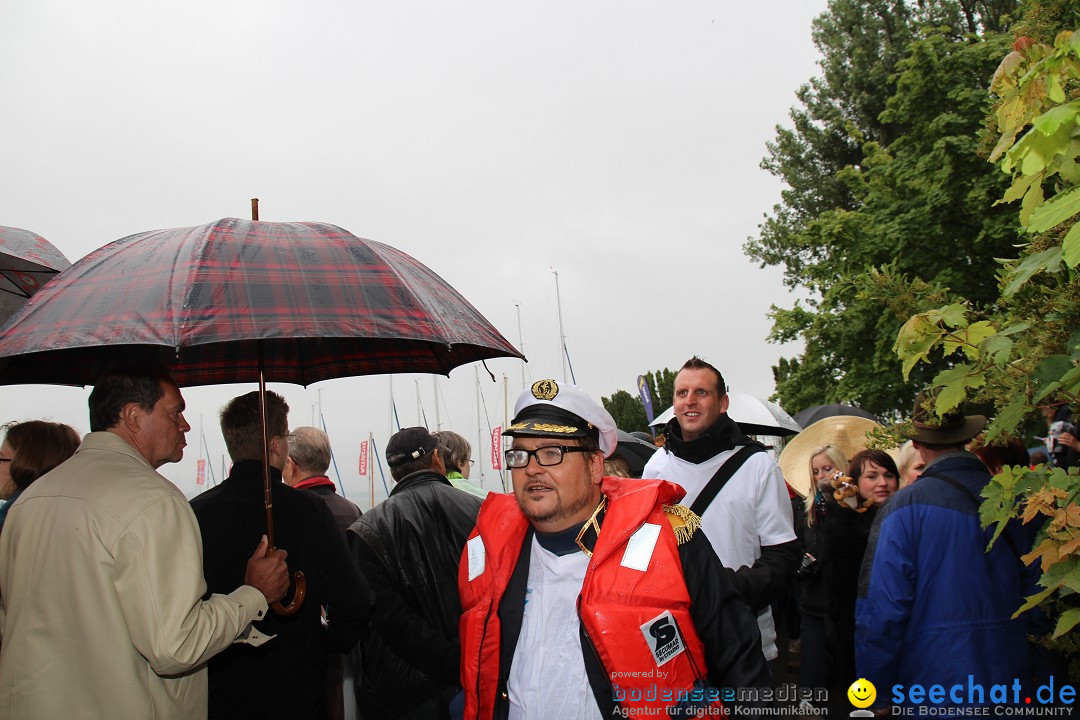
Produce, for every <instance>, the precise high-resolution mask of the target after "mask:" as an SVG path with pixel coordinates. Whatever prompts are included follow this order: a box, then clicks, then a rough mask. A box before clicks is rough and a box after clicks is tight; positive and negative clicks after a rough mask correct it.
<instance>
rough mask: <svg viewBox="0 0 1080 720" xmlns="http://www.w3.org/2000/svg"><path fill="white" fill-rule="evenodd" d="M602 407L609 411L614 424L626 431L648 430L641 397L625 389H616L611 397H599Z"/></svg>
mask: <svg viewBox="0 0 1080 720" xmlns="http://www.w3.org/2000/svg"><path fill="white" fill-rule="evenodd" d="M600 401H601V402H602V403H603V404H604V409H605V410H607V411H608V412H609V413H611V417H612V418H613V419H614V420H615V426H616V427H617V428H619V429H620V430H625V431H626V432H633V431H635V430H641V431H643V432H649V423H648V420H647V419H646V417H645V406H644V405H642V404H641V398H639V397H638V396H636V395H631V394H630V393H628V392H626V391H625V390H616V391H615V392H614V393H612V395H611V397H605V398H600Z"/></svg>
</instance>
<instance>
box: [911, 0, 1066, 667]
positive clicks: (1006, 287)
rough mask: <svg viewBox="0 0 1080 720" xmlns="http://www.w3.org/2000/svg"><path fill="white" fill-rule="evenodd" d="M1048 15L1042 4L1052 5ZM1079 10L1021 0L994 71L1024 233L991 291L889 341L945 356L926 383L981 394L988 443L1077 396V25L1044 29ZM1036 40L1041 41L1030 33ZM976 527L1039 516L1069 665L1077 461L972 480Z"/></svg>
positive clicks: (938, 397) (943, 408) (929, 315)
mask: <svg viewBox="0 0 1080 720" xmlns="http://www.w3.org/2000/svg"><path fill="white" fill-rule="evenodd" d="M1055 12H1057V13H1059V14H1058V15H1056V16H1055V15H1054V13H1055ZM1055 17H1057V18H1058V19H1065V20H1067V21H1071V22H1077V21H1080V17H1077V16H1076V12H1075V10H1074V9H1072V8H1071V7H1069V4H1068V3H1046V4H1040V5H1033V6H1032V8H1031V9H1030V10H1029V12H1028V13H1027V14H1026V15H1025V18H1024V21H1023V22H1022V24H1021V25H1022V26H1023V27H1025V28H1026V29H1030V30H1032V31H1036V32H1040V33H1041V35H1040V37H1037V38H1033V37H1031V36H1022V37H1020V38H1019V39H1018V40H1017V41H1016V43H1015V45H1014V49H1013V51H1012V52H1011V53H1009V54H1008V55H1006V56H1005V58H1004V59H1003V60H1002V61H1001V63H1000V65H999V67H998V69H997V71H996V72H995V73H994V77H993V81H992V84H991V89H992V90H993V92H994V93H995V94H996V96H997V98H998V102H997V105H996V107H995V113H994V116H993V123H992V125H993V126H994V128H995V130H996V131H997V137H996V138H995V140H996V141H997V143H996V146H995V147H994V150H993V152H992V154H991V160H993V161H995V162H997V163H998V165H999V166H1000V168H1001V170H1003V171H1004V174H1005V175H1006V176H1007V177H1008V178H1009V179H1011V181H1012V184H1011V185H1010V186H1009V187H1008V190H1007V191H1006V192H1005V193H1004V195H1003V197H1002V201H1003V202H1004V203H1015V202H1016V201H1020V207H1019V220H1020V224H1021V226H1022V227H1023V228H1024V230H1025V232H1026V235H1025V239H1026V240H1027V241H1028V242H1027V244H1026V245H1025V246H1024V247H1023V248H1022V250H1021V252H1020V254H1019V257H1017V258H1015V259H1012V260H1002V261H1001V262H1000V267H999V273H998V282H997V283H996V287H995V289H996V291H997V297H996V298H995V302H994V303H993V304H992V305H990V306H988V307H987V308H986V309H984V310H983V311H979V310H978V309H976V308H975V307H974V306H973V305H972V304H971V303H970V302H968V301H967V300H966V299H965V298H962V297H954V298H951V302H949V303H948V304H946V305H942V306H940V307H936V308H934V309H932V310H928V311H926V312H922V313H918V314H915V315H913V316H912V317H910V318H909V319H908V321H907V322H906V323H905V324H904V326H903V328H902V329H901V331H900V333H899V334H898V336H897V340H896V344H895V348H896V353H897V355H898V357H899V358H900V359H901V361H902V363H903V369H904V371H905V372H908V371H910V370H911V369H912V368H915V367H917V366H918V365H920V364H923V363H926V362H927V361H929V360H931V359H933V360H937V361H939V362H942V363H944V364H945V367H944V369H942V370H940V371H939V372H937V373H936V374H935V375H934V377H933V380H932V382H931V384H930V385H931V391H932V394H933V397H934V401H933V409H934V410H936V411H937V412H938V413H939V414H943V413H945V412H947V411H949V410H950V409H952V408H955V407H957V406H958V405H959V404H960V403H962V402H965V401H968V400H972V399H975V400H983V401H987V402H990V403H992V404H993V407H994V410H995V412H994V414H993V418H992V421H991V423H990V425H989V427H988V429H987V433H986V438H985V441H986V442H994V441H995V440H998V439H1000V438H1002V437H1005V436H1009V435H1012V434H1015V433H1016V431H1017V429H1018V428H1019V427H1020V426H1021V423H1023V422H1024V421H1025V419H1028V418H1030V417H1032V416H1033V415H1036V414H1037V413H1039V412H1040V411H1042V410H1044V409H1047V408H1056V407H1058V406H1060V405H1063V404H1068V405H1071V406H1073V407H1074V408H1077V407H1080V331H1078V330H1077V329H1076V328H1078V327H1080V275H1078V274H1077V269H1078V267H1080V223H1078V222H1077V220H1078V219H1080V144H1078V143H1077V140H1076V138H1077V137H1080V99H1078V98H1080V31H1078V32H1076V33H1075V34H1074V33H1073V32H1071V31H1064V32H1061V33H1059V34H1058V35H1057V36H1056V38H1054V40H1053V45H1050V44H1049V42H1047V38H1045V36H1044V35H1045V34H1049V33H1048V31H1049V30H1050V29H1052V28H1054V25H1055V23H1054V20H1053V19H1054V18H1055ZM1040 40H1042V42H1040ZM983 497H984V498H985V502H984V503H983V506H982V508H981V517H982V520H983V523H984V525H986V526H990V525H994V526H996V533H995V535H994V539H995V540H996V539H997V537H998V536H999V535H1000V533H1001V532H1002V530H1003V528H1004V526H1005V523H1006V522H1007V521H1008V520H1010V519H1011V518H1013V517H1019V518H1021V519H1022V520H1023V521H1024V522H1025V523H1027V522H1031V521H1033V520H1039V521H1040V522H1043V521H1045V522H1044V525H1043V528H1042V530H1041V531H1040V532H1039V535H1038V538H1037V540H1036V546H1035V549H1034V550H1033V551H1032V552H1031V553H1029V554H1028V555H1025V556H1024V557H1023V560H1024V561H1025V562H1026V563H1028V564H1032V563H1035V562H1039V563H1040V567H1041V570H1042V576H1041V579H1040V584H1041V585H1042V587H1043V590H1042V592H1040V593H1038V594H1037V595H1035V596H1033V597H1031V598H1028V602H1027V603H1026V604H1025V605H1024V607H1023V608H1022V609H1028V608H1031V607H1033V606H1035V605H1036V604H1041V605H1042V606H1043V607H1044V609H1046V610H1047V611H1048V613H1049V614H1050V616H1051V617H1052V618H1053V619H1054V620H1055V629H1054V633H1053V636H1054V638H1055V639H1056V642H1057V643H1058V647H1059V649H1063V650H1064V651H1065V652H1066V653H1067V654H1069V655H1070V656H1071V663H1072V664H1071V667H1070V674H1071V675H1072V676H1074V677H1075V676H1076V675H1077V674H1078V673H1080V637H1078V635H1080V631H1077V630H1076V628H1077V626H1078V625H1080V601H1078V597H1080V595H1077V593H1080V472H1078V469H1077V468H1069V469H1068V470H1065V469H1062V468H1049V467H1046V466H1043V465H1040V466H1037V467H1036V468H1034V469H1029V468H1027V467H1008V468H1005V469H1004V470H1003V471H1002V472H1001V473H1000V474H998V475H997V476H995V477H994V478H993V480H992V481H991V483H990V484H989V485H988V486H987V487H986V488H985V489H984V490H983Z"/></svg>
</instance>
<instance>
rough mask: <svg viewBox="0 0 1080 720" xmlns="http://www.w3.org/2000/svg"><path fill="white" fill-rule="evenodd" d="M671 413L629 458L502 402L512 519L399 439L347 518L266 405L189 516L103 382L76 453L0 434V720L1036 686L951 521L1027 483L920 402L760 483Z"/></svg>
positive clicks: (168, 449)
mask: <svg viewBox="0 0 1080 720" xmlns="http://www.w3.org/2000/svg"><path fill="white" fill-rule="evenodd" d="M673 397H674V416H673V417H672V419H671V420H670V421H669V422H668V423H667V425H666V426H664V427H663V428H662V436H663V443H662V445H661V446H660V447H658V448H656V449H655V450H653V446H652V444H651V443H650V441H649V439H641V438H639V437H634V436H631V435H630V434H628V433H622V432H621V431H619V430H618V429H617V428H616V427H615V422H614V421H613V419H612V417H611V415H610V414H609V413H608V412H607V411H606V410H605V409H604V408H603V406H602V405H601V404H600V403H598V402H597V401H596V400H595V399H594V398H592V397H590V396H589V395H588V394H586V393H585V392H584V391H583V390H582V389H581V388H579V387H576V386H574V385H571V384H568V383H563V382H560V381H555V380H541V381H538V382H536V383H533V384H532V386H531V387H530V388H528V389H527V390H525V391H524V392H523V393H522V394H521V396H520V397H519V398H518V399H517V402H516V404H515V407H514V419H513V421H512V422H511V423H510V424H509V425H508V426H507V428H506V430H505V432H504V435H505V436H506V437H507V438H508V442H509V448H508V449H507V450H505V453H504V459H505V463H506V467H507V468H508V469H509V470H510V475H511V479H512V485H513V488H512V491H511V492H508V493H487V494H486V497H485V493H483V492H482V491H481V490H480V489H479V487H478V486H477V485H475V484H473V483H472V482H471V481H470V479H469V476H470V466H471V464H472V460H471V448H470V446H469V444H468V442H467V441H466V440H465V439H464V438H463V437H461V436H460V435H457V434H456V433H453V432H450V431H439V432H430V431H429V430H428V429H427V428H423V427H411V428H404V429H402V430H400V431H399V432H397V433H396V434H394V435H393V437H391V438H390V440H389V443H388V444H387V447H386V461H387V465H388V466H389V468H390V470H391V474H392V476H393V479H394V481H395V484H394V488H393V490H392V492H391V493H390V495H389V497H388V498H387V499H386V500H385V501H383V502H382V503H380V504H378V505H376V506H375V507H374V508H371V509H370V510H369V511H368V512H366V513H361V512H360V510H359V508H357V507H356V506H355V505H353V504H352V503H350V502H349V501H348V500H346V499H345V498H343V497H342V496H340V495H339V494H338V493H337V492H336V488H335V485H334V483H333V482H332V481H331V480H330V479H329V477H327V475H326V472H327V468H328V467H329V465H330V458H331V454H330V445H329V440H328V438H327V437H326V435H325V433H324V432H322V431H321V430H318V429H316V428H308V427H297V428H293V429H291V430H290V426H289V422H288V412H289V408H288V405H287V404H286V403H285V400H284V399H283V398H282V397H281V396H279V395H277V394H276V393H273V392H266V393H265V394H263V395H260V393H258V392H253V393H248V394H246V395H242V396H240V397H237V398H235V399H233V400H231V401H230V402H229V403H228V404H227V405H226V406H225V407H224V408H223V409H222V411H221V416H220V420H221V430H222V434H223V436H224V438H225V442H226V446H227V448H228V451H229V454H230V456H231V458H232V462H233V466H232V469H231V471H230V473H229V476H228V478H227V479H225V481H224V482H222V483H221V484H220V485H219V486H217V487H215V488H213V489H212V490H209V491H207V492H205V493H203V494H201V495H199V496H198V497H196V498H195V499H194V500H192V501H191V502H189V501H188V500H187V499H186V498H185V497H184V496H183V495H182V494H181V493H180V491H179V490H178V489H177V488H176V487H174V486H173V485H172V484H171V483H169V482H168V481H167V480H166V479H165V478H164V477H163V476H161V475H160V474H159V473H158V472H157V468H159V467H161V466H162V465H163V464H165V463H168V462H176V461H178V460H180V458H181V457H182V455H183V451H184V446H185V441H184V435H185V433H186V432H187V431H188V430H190V426H189V425H188V424H187V421H186V420H185V418H184V400H183V397H182V394H181V392H180V388H179V387H178V386H177V385H176V383H175V381H174V380H173V379H172V377H170V376H169V374H168V373H167V372H166V371H165V370H163V369H161V368H157V367H143V368H127V369H123V370H116V371H114V372H110V373H108V374H106V375H105V376H103V377H102V378H100V379H99V381H98V383H97V384H96V385H95V388H94V391H93V392H92V393H91V395H90V399H89V411H90V430H91V432H90V433H89V434H88V435H86V436H85V437H84V438H82V439H81V441H80V439H79V437H78V435H77V433H76V432H75V431H74V429H72V428H70V427H68V426H66V425H59V424H56V423H49V422H44V421H27V422H21V423H11V424H9V425H7V426H4V428H3V432H4V440H3V443H2V444H0V497H4V498H6V499H7V500H8V502H7V503H6V504H5V505H4V506H3V507H2V508H0V717H3V718H45V717H49V718H52V717H65V718H80V717H87V718H101V717H110V718H114V717H115V718H150V717H153V718H200V717H214V718H277V717H281V718H286V717H287V718H290V719H292V718H343V717H345V716H346V705H347V703H345V702H344V699H345V697H346V696H347V695H348V696H350V697H352V698H355V715H356V717H358V718H361V719H362V720H372V719H381V718H416V719H426V718H432V719H435V718H451V717H454V718H461V717H463V718H470V719H474V718H483V719H485V720H486V719H488V718H514V719H517V718H598V717H630V716H638V715H641V716H647V715H656V714H667V715H668V716H675V717H698V716H707V715H713V714H717V713H721V712H728V713H730V712H732V711H733V710H738V709H739V708H752V709H753V710H754V711H755V712H758V713H764V712H767V711H768V710H769V709H775V708H776V707H777V706H776V702H777V701H778V700H787V701H790V704H791V705H792V707H793V708H794V709H795V711H796V713H801V714H805V715H807V716H813V715H820V714H822V713H824V712H836V713H848V712H849V711H850V710H851V709H852V705H851V703H850V702H849V700H848V695H847V690H848V688H849V686H851V685H852V683H853V682H855V681H856V680H857V679H859V678H865V679H867V680H869V681H870V682H872V683H873V684H874V685H875V686H876V687H877V688H878V695H877V700H876V702H874V703H873V707H872V709H871V711H872V712H874V713H876V714H879V715H883V714H887V713H888V711H889V709H890V708H891V707H893V706H898V705H899V706H905V705H917V704H919V703H921V702H923V698H922V697H921V696H920V695H919V693H917V692H915V690H914V689H915V688H927V687H930V686H932V685H941V686H943V687H945V688H950V687H954V686H962V687H963V688H965V691H964V693H961V695H962V696H957V695H956V694H953V695H949V696H948V697H945V698H944V699H943V700H942V701H941V702H937V701H935V703H936V704H939V705H942V706H943V707H949V706H954V705H968V704H989V703H991V702H996V701H993V700H992V699H991V698H990V697H989V696H988V695H987V693H989V688H991V687H992V686H994V685H999V684H1007V685H1010V686H1011V685H1012V684H1013V683H1014V681H1015V682H1016V683H1018V684H1019V685H1020V686H1023V687H1028V686H1029V684H1030V683H1033V682H1036V681H1037V680H1038V679H1039V678H1041V677H1043V676H1045V675H1046V674H1048V673H1053V672H1054V670H1055V668H1054V662H1053V658H1051V657H1049V656H1047V655H1046V654H1045V653H1043V652H1041V651H1040V650H1039V649H1038V648H1037V647H1036V646H1035V645H1034V644H1033V643H1032V642H1031V637H1033V636H1035V635H1039V634H1042V633H1044V632H1045V631H1046V630H1047V628H1045V627H1044V626H1045V619H1044V618H1043V617H1042V616H1041V615H1039V614H1038V613H1037V612H1031V613H1026V614H1023V615H1020V616H1019V617H1015V618H1014V617H1013V614H1014V612H1015V611H1016V610H1017V608H1018V607H1019V606H1020V605H1021V604H1022V603H1023V598H1024V597H1025V596H1026V595H1031V594H1033V592H1034V587H1035V580H1036V573H1035V569H1034V568H1032V567H1031V566H1028V565H1026V564H1025V563H1024V562H1023V561H1022V560H1021V557H1022V555H1023V554H1025V553H1027V552H1029V551H1030V549H1031V546H1032V542H1033V540H1034V533H1035V530H1036V527H1035V524H1029V525H1020V524H1019V523H1018V522H1017V523H1010V524H1009V526H1008V527H1007V528H1006V530H1005V532H1004V533H1003V536H1002V540H1001V541H1000V542H997V543H995V544H993V545H992V547H990V549H989V550H987V544H988V542H987V541H988V539H989V532H990V531H987V530H984V529H983V528H982V527H981V524H980V521H979V504H980V491H981V490H982V488H983V487H984V486H986V484H987V483H988V482H989V480H990V477H991V474H992V473H994V472H997V471H998V470H1000V468H1001V467H1002V466H1004V465H1013V464H1027V463H1028V462H1029V458H1028V457H1027V451H1026V450H1025V449H1024V448H1023V447H1022V446H1021V447H1019V448H1017V447H1016V446H1015V444H1014V445H1009V446H1005V447H1001V448H999V447H996V446H987V447H980V448H978V449H977V450H976V451H975V452H969V451H968V450H967V447H968V445H969V443H971V441H972V440H973V439H974V438H976V437H977V436H978V435H979V433H980V432H981V431H982V430H983V426H984V425H985V423H986V419H985V418H984V417H982V416H978V415H964V414H963V413H962V412H961V411H959V410H956V411H954V412H951V413H949V414H947V415H945V416H944V417H942V418H939V417H937V416H935V415H934V414H932V413H929V412H928V411H927V407H926V405H927V403H926V402H925V401H924V398H923V397H922V396H921V395H920V397H919V399H917V400H916V405H915V409H914V413H913V418H912V427H913V428H914V430H913V431H912V432H911V433H910V436H911V440H910V443H909V444H907V445H906V446H905V447H903V448H901V449H899V451H898V452H897V453H896V456H895V457H894V455H893V454H890V453H889V452H885V451H882V450H877V449H866V447H865V432H864V430H865V428H864V427H863V426H859V425H850V424H846V425H845V424H844V423H843V422H839V421H838V422H830V420H828V419H827V420H824V421H820V422H819V423H816V424H815V425H814V426H812V428H813V429H808V430H807V431H806V432H805V433H804V434H803V435H801V436H799V437H797V438H796V439H795V440H794V441H792V443H791V444H790V445H789V447H788V448H787V449H786V450H785V456H786V457H789V458H790V457H792V455H797V456H798V462H797V463H796V464H795V465H794V466H789V465H785V466H784V467H785V471H784V472H782V471H781V466H780V465H778V464H777V462H776V461H775V460H774V459H773V458H772V457H771V456H770V454H769V452H768V448H766V447H765V446H764V445H763V444H762V443H761V442H759V441H757V440H755V439H753V438H751V437H749V436H747V435H746V434H744V433H743V431H742V430H741V429H740V427H739V425H738V423H737V422H735V421H734V420H733V419H732V418H731V417H730V416H729V415H728V413H727V410H728V396H727V386H726V383H725V381H724V378H723V376H722V374H721V373H720V371H719V370H717V369H716V368H715V367H714V366H713V365H711V364H709V363H707V362H705V361H704V360H701V359H700V358H697V357H694V358H691V359H690V360H688V361H687V362H686V363H685V364H684V365H683V366H682V367H681V369H680V370H679V372H678V373H677V375H676V377H675V381H674V387H673ZM1048 420H1049V418H1048ZM1057 421H1058V422H1063V421H1061V420H1057ZM822 423H824V424H822ZM852 428H855V430H852ZM1058 430H1059V431H1058V432H1057V434H1056V435H1055V437H1056V438H1057V442H1058V445H1059V447H1062V448H1065V449H1066V450H1070V449H1072V448H1073V445H1074V444H1075V445H1080V442H1077V440H1076V438H1075V436H1074V435H1073V434H1072V433H1073V432H1075V430H1074V429H1073V428H1072V426H1071V425H1069V426H1068V427H1065V426H1064V425H1062V426H1060V427H1059V428H1058ZM1020 450H1023V454H1022V455H1021V454H1020V452H1019V451H1020ZM1062 457H1063V458H1064V459H1065V461H1067V459H1068V458H1067V456H1066V455H1064V454H1062ZM792 467H793V468H794V469H790V468H792ZM785 473H786V475H785ZM266 482H268V483H269V490H265V489H264V483H266ZM271 513H272V519H273V522H272V524H271V518H270V515H271ZM781 649H787V650H789V651H795V650H797V654H794V655H790V656H789V657H788V662H789V663H790V662H791V660H792V658H796V659H797V660H798V665H799V672H800V683H799V685H800V687H799V688H798V692H797V693H795V695H794V696H790V695H782V694H781V693H780V692H779V688H778V683H779V680H778V678H779V675H780V673H781V672H782V670H783V668H782V667H781V662H782V661H783V658H782V657H781ZM1062 680H1064V678H1060V677H1059V685H1060V684H1061V681H1062ZM975 685H978V686H979V687H983V688H987V690H986V691H985V692H982V693H980V695H979V697H977V698H975V697H971V696H970V695H969V694H965V693H967V690H966V689H967V688H969V686H975ZM909 690H911V692H908V691H909ZM1016 702H1022V701H1021V700H1019V698H1018V699H1017V700H1016ZM786 714H788V715H790V714H792V713H786Z"/></svg>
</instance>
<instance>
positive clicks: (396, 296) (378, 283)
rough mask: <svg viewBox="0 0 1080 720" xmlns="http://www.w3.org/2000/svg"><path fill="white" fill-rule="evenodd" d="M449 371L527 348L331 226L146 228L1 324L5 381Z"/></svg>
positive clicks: (449, 292)
mask: <svg viewBox="0 0 1080 720" xmlns="http://www.w3.org/2000/svg"><path fill="white" fill-rule="evenodd" d="M260 346H261V350H262V356H263V357H262V367H263V369H264V371H265V373H266V380H267V381H270V382H289V383H299V384H301V385H308V384H310V383H314V382H317V381H319V380H327V379H330V378H336V377H347V376H352V375H369V374H379V373H394V372H420V373H441V374H446V373H448V372H449V371H450V370H451V369H452V368H455V367H457V366H459V365H463V364H465V363H469V362H473V361H476V360H482V359H486V358H493V357H506V356H510V357H522V356H521V354H520V353H519V352H518V351H517V350H516V349H515V348H514V347H513V346H512V345H511V344H510V343H509V342H507V340H506V339H505V338H504V337H503V336H502V335H501V334H500V333H499V332H498V331H497V330H496V329H495V328H494V327H492V326H491V324H489V323H488V322H487V320H485V319H484V317H483V316H482V315H481V314H480V313H479V312H478V311H477V310H476V308H474V307H473V306H472V305H471V304H469V302H468V301H467V300H465V298H463V297H462V296H461V295H460V294H459V293H458V292H457V291H456V290H454V289H453V288H452V287H450V285H448V284H447V283H446V282H445V281H444V280H443V279H442V278H440V277H439V276H438V275H436V274H435V273H434V272H432V271H431V270H430V269H428V268H427V267H426V266H424V265H423V264H421V263H419V262H417V261H416V260H415V259H413V258H412V257H410V256H409V255H406V254H405V253H403V252H401V251H399V250H395V249H394V248H392V247H390V246H388V245H383V244H382V243H378V242H372V241H370V240H364V239H361V238H357V237H355V236H354V235H352V234H350V233H349V232H347V231H345V230H343V229H341V228H339V227H337V226H334V225H328V224H324V223H314V222H302V223H275V222H258V221H250V220H238V219H235V218H226V219H223V220H219V221H217V222H214V223H210V224H207V225H200V226H198V227H191V228H177V229H172V230H156V231H151V232H145V233H139V234H137V235H132V236H130V237H126V238H124V239H122V240H117V241H116V242H113V243H110V244H108V245H106V246H105V247H103V248H101V249H99V250H97V251H95V252H93V253H91V254H89V255H87V256H86V257H84V258H83V259H81V260H79V261H78V262H77V263H75V264H74V265H73V266H71V267H70V268H69V269H68V270H66V271H65V272H64V273H63V275H60V276H58V277H57V278H56V279H55V282H53V283H50V284H49V285H48V286H47V287H46V288H44V289H43V290H42V291H41V292H40V293H38V294H37V295H36V296H34V297H33V298H32V299H31V300H30V301H29V302H28V303H27V304H26V306H25V307H24V308H22V310H21V311H20V312H18V313H17V314H16V315H15V316H14V317H12V318H11V320H10V321H9V322H8V323H7V324H6V325H5V326H4V327H3V328H0V384H5V385H11V384H19V383H53V384H69V385H89V384H93V382H94V380H95V379H96V378H97V376H98V375H99V374H100V373H101V372H102V371H103V370H105V369H107V368H109V367H111V366H113V365H117V364H130V363H132V362H137V361H152V362H158V363H160V364H162V365H164V366H165V367H167V368H169V369H170V370H171V371H172V373H173V375H174V376H175V377H176V380H177V383H178V384H180V385H181V386H191V385H210V384H217V383H231V382H251V381H254V380H257V379H258V372H259V350H260Z"/></svg>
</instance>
